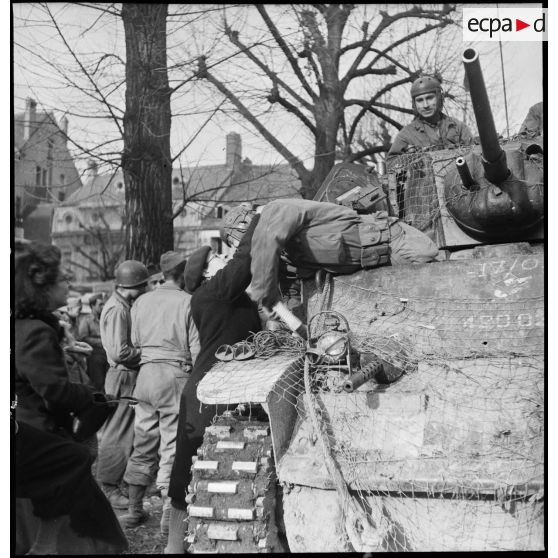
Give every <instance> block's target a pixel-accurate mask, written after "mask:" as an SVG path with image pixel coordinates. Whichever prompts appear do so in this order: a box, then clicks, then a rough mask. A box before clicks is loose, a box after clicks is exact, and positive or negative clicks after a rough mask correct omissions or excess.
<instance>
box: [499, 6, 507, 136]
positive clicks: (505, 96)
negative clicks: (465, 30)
mask: <svg viewBox="0 0 558 558" xmlns="http://www.w3.org/2000/svg"><path fill="white" fill-rule="evenodd" d="M496 9H497V10H498V15H500V7H499V5H498V4H496ZM498 46H499V48H500V67H501V68H502V83H503V84H504V110H505V111H506V138H507V139H510V121H509V118H508V96H507V94H506V72H505V71H504V54H503V52H502V41H498Z"/></svg>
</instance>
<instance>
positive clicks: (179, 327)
mask: <svg viewBox="0 0 558 558" xmlns="http://www.w3.org/2000/svg"><path fill="white" fill-rule="evenodd" d="M185 265H186V260H185V258H184V256H182V255H181V254H179V253H177V252H173V251H170V252H165V253H164V254H163V255H162V256H161V261H160V267H161V271H162V273H163V277H164V279H165V282H164V283H163V284H162V285H159V287H158V288H157V289H155V290H153V291H150V292H148V293H146V294H144V295H143V296H142V297H141V298H140V299H139V300H138V301H137V302H136V303H135V304H134V307H133V308H132V341H133V342H134V344H135V345H137V346H139V347H141V360H140V371H139V374H138V378H137V382H136V388H135V391H134V396H135V397H136V398H137V399H138V400H139V401H140V402H139V403H138V405H137V406H136V418H135V425H134V449H133V452H132V455H131V457H130V460H129V461H128V465H127V467H126V473H125V475H124V480H125V481H126V482H127V483H128V484H129V499H130V505H129V508H128V514H127V515H126V516H124V518H123V519H124V523H125V525H126V526H128V527H134V526H136V525H139V524H140V523H142V522H143V521H145V520H146V518H147V514H146V513H145V512H144V510H143V497H144V495H145V492H146V489H147V487H148V486H150V485H151V483H152V482H153V480H154V477H155V470H156V469H157V465H158V471H157V477H156V484H157V488H158V489H160V490H161V494H162V496H163V516H162V518H161V531H162V532H163V533H164V534H166V530H167V529H168V515H169V513H170V501H169V498H168V486H169V479H170V473H171V468H172V463H173V461H174V454H175V448H176V429H177V423H178V410H179V404H180V394H181V393H182V389H183V388H184V385H185V384H186V381H187V380H188V377H189V375H190V372H191V370H192V363H193V361H194V360H195V358H196V356H197V353H198V351H199V349H198V335H197V331H196V328H195V326H194V323H193V321H192V318H191V314H190V298H191V296H190V295H189V294H187V293H185V292H184V291H183V290H182V289H183V287H184V266H185Z"/></svg>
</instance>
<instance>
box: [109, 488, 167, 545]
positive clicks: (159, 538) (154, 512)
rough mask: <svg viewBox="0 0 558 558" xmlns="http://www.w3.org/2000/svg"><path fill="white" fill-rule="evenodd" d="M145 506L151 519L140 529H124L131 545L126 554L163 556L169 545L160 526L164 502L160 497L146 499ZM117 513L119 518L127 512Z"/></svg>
mask: <svg viewBox="0 0 558 558" xmlns="http://www.w3.org/2000/svg"><path fill="white" fill-rule="evenodd" d="M143 505H144V508H145V509H146V510H147V511H149V513H150V514H151V517H150V518H149V519H148V520H147V522H146V523H144V524H143V525H140V526H139V527H135V528H133V529H124V533H125V535H126V537H127V538H128V544H129V545H130V548H129V549H128V550H127V551H126V552H124V554H163V549H164V548H165V546H166V544H167V538H166V536H163V535H161V531H160V525H159V522H160V521H161V511H162V507H163V501H162V500H161V498H160V497H159V496H151V497H150V498H145V499H144V504H143ZM115 512H116V515H117V516H119V517H120V516H121V515H124V514H125V513H126V511H125V510H122V511H121V510H118V511H116V510H115Z"/></svg>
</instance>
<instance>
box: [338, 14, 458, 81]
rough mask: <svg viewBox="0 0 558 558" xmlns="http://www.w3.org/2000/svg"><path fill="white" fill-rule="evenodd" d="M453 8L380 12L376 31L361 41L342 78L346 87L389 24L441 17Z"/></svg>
mask: <svg viewBox="0 0 558 558" xmlns="http://www.w3.org/2000/svg"><path fill="white" fill-rule="evenodd" d="M453 9H455V8H451V7H450V6H449V5H447V4H446V5H444V7H443V8H442V10H422V9H421V8H419V7H418V6H413V7H412V8H410V9H409V10H406V11H404V12H399V13H397V14H393V15H388V14H387V12H382V11H381V12H380V13H381V14H382V20H381V21H380V22H379V23H378V25H377V27H376V29H374V31H373V32H372V33H371V34H370V37H369V38H368V39H366V40H365V41H361V42H362V48H361V51H360V52H359V53H358V54H357V56H356V58H355V59H354V60H353V63H352V64H351V67H350V68H349V70H348V71H347V73H346V74H345V76H344V77H343V79H342V80H341V81H342V83H343V86H344V88H346V86H347V85H348V82H349V81H350V80H351V79H352V78H351V76H352V75H353V74H354V72H355V71H356V70H357V68H358V67H359V66H360V63H361V62H362V60H363V59H364V57H365V56H366V55H367V54H368V52H369V49H370V47H371V46H372V45H373V44H374V42H375V41H376V40H377V39H378V37H379V36H380V35H381V33H382V32H383V31H384V30H385V29H387V28H388V27H389V26H391V25H392V24H393V23H395V22H396V21H398V20H400V19H404V18H410V17H412V18H419V19H435V18H440V17H443V16H445V15H447V14H448V13H450V12H451V11H453ZM448 23H450V21H448V22H447V23H445V25H447V24H448ZM405 40H409V38H406V39H405ZM403 42H405V41H403ZM375 61H376V59H374V60H373V61H372V63H371V64H370V65H373V64H374V63H375Z"/></svg>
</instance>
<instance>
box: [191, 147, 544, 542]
mask: <svg viewBox="0 0 558 558" xmlns="http://www.w3.org/2000/svg"><path fill="white" fill-rule="evenodd" d="M508 147H509V149H508V150H507V156H508V160H511V159H513V157H514V153H516V152H517V149H516V146H513V145H511V144H510V145H509V146H508ZM474 149H477V148H474V147H473V148H459V149H454V150H444V151H440V152H434V151H433V152H427V153H420V154H408V155H403V156H400V157H397V158H395V159H394V160H392V161H391V162H390V166H389V174H388V180H389V196H390V201H391V205H392V207H394V208H396V210H397V211H400V213H399V215H400V217H401V218H403V219H404V220H405V221H407V222H408V223H409V224H411V225H413V226H415V227H417V228H419V229H420V230H423V231H424V232H426V233H428V234H429V235H430V236H431V237H432V238H434V239H435V240H436V241H437V243H438V246H440V247H446V246H450V247H451V246H458V245H459V243H460V242H462V240H463V238H464V237H463V236H459V235H460V234H464V233H463V232H462V231H461V232H460V231H458V230H457V228H456V226H455V224H453V227H454V228H453V229H452V228H451V225H452V224H451V223H449V221H447V220H446V221H445V219H446V218H447V207H446V204H445V201H444V199H445V198H444V196H443V187H444V177H445V176H446V174H447V172H448V171H449V170H451V169H454V165H455V159H456V158H457V157H458V156H460V155H466V154H467V153H469V152H470V151H471V150H474ZM534 162H535V164H536V163H537V160H536V158H535V160H534ZM526 178H527V177H526ZM540 187H541V188H542V185H541V186H540ZM465 240H466V244H468V245H469V248H468V249H467V250H462V251H460V252H456V253H454V254H452V256H451V257H450V258H449V261H440V262H434V263H430V264H424V265H412V266H397V267H395V266H394V267H383V268H380V269H374V270H367V271H361V272H359V273H356V274H353V275H351V276H337V277H335V278H329V279H328V280H327V281H325V283H324V284H321V282H314V281H306V282H305V283H304V287H303V298H304V300H305V301H306V304H307V315H308V318H309V319H312V317H313V316H315V315H317V314H319V313H320V312H323V311H324V310H333V311H336V312H339V313H340V314H341V315H342V316H343V317H344V318H346V320H347V322H348V325H349V329H350V332H349V335H348V337H349V340H350V347H351V353H350V354H349V355H348V357H347V358H348V359H349V360H348V362H349V363H350V364H351V366H350V367H349V366H347V365H346V364H347V362H327V361H326V362H324V361H323V360H322V361H320V360H318V361H316V360H315V357H312V358H313V361H312V363H310V362H309V361H308V360H306V359H305V357H304V350H303V348H302V347H297V348H296V350H294V351H291V350H290V348H288V347H287V350H286V351H285V352H281V351H277V352H274V351H272V352H269V351H267V352H266V351H265V350H264V351H260V353H259V358H255V359H252V360H248V361H244V362H228V363H220V364H218V365H217V366H216V367H214V368H213V369H212V370H211V372H210V373H209V374H208V376H207V377H206V378H205V379H204V380H203V381H202V383H201V384H200V387H199V390H198V394H199V396H200V399H201V400H203V401H204V402H215V403H223V402H228V403H235V402H238V403H240V402H246V403H248V402H260V403H263V402H265V403H266V404H268V406H269V407H268V408H269V411H270V412H269V415H270V421H271V430H272V432H274V450H275V459H276V463H277V474H278V479H279V481H280V482H281V483H282V484H283V485H284V498H285V510H286V516H285V523H286V524H287V535H288V538H289V542H290V544H291V550H292V551H304V549H305V548H306V550H327V551H336V550H359V551H360V550H365V551H375V550H378V551H478V550H480V551H486V550H539V549H542V548H544V430H543V428H544V391H545V385H544V356H543V355H544V319H545V307H544V270H543V266H544V253H543V247H542V246H540V245H539V246H537V245H530V244H528V243H526V242H523V243H516V244H508V245H502V246H480V247H477V248H472V246H473V245H474V244H476V243H477V241H476V240H474V239H471V238H469V237H467V238H466V239H465ZM317 323H321V327H322V326H323V328H324V329H327V327H331V322H330V323H329V326H328V321H327V320H322V321H320V320H317ZM334 327H335V326H334ZM314 341H315V340H314ZM315 345H317V344H316V343H315V342H312V340H311V342H310V346H311V347H313V346H315ZM351 354H352V357H351ZM370 362H376V363H377V362H380V363H381V366H382V369H383V372H384V374H383V376H382V374H381V373H380V374H378V375H377V376H376V378H375V379H373V380H370V381H368V382H366V383H364V384H363V385H362V386H360V387H359V388H358V389H356V390H355V391H352V392H348V391H347V390H346V389H345V385H346V379H347V377H348V373H349V369H350V368H352V370H353V372H358V370H359V368H360V367H362V366H367V365H368V364H369V363H370ZM386 371H391V372H390V373H389V374H386V373H385V372H386ZM305 379H306V381H305ZM274 409H275V410H274ZM292 487H297V489H298V492H297V491H296V490H294V489H292ZM297 494H298V496H297ZM326 495H327V496H326ZM332 495H334V496H335V497H334V498H332ZM297 498H298V499H297ZM305 502H310V503H312V505H311V506H310V504H305ZM320 502H321V504H320ZM325 502H327V504H325ZM305 505H307V506H308V510H305ZM320 506H323V507H324V508H326V507H327V510H328V518H330V521H333V522H335V525H333V524H332V523H331V522H330V523H324V521H323V519H322V517H323V514H320V513H318V512H317V510H319V508H320ZM336 506H337V507H336ZM334 508H336V511H332V510H333V509H334ZM288 510H294V511H293V512H292V514H293V518H294V519H293V520H292V521H291V522H290V524H289V521H288V520H289V513H288ZM289 531H292V532H291V535H290V536H289ZM304 537H306V538H308V539H309V540H310V539H312V541H311V542H309V543H308V544H307V545H306V547H304V545H303V544H302V543H301V544H300V545H299V546H298V547H297V542H296V541H297V540H302V539H304ZM336 537H337V538H336ZM318 540H319V542H318ZM319 544H321V546H319ZM312 545H314V546H312Z"/></svg>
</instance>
